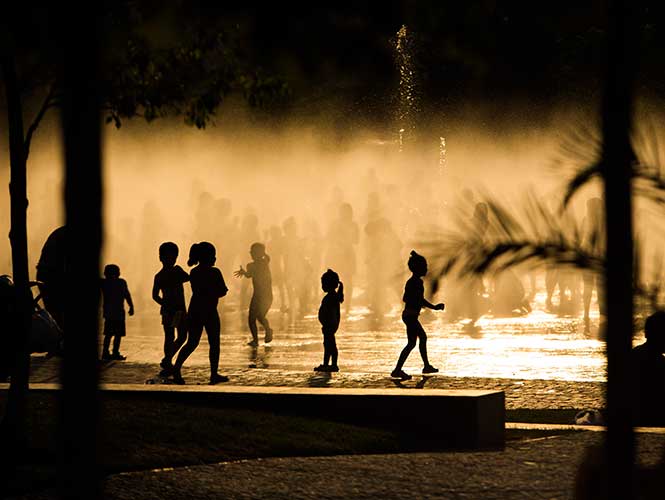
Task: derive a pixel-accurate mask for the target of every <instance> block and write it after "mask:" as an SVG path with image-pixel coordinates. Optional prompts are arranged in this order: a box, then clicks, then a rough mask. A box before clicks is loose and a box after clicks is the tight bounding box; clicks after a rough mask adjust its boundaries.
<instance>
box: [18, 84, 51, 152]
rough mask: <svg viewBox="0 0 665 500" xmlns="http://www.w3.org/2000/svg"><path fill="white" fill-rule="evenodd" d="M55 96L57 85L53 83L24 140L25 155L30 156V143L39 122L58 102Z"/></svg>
mask: <svg viewBox="0 0 665 500" xmlns="http://www.w3.org/2000/svg"><path fill="white" fill-rule="evenodd" d="M54 97H55V85H51V88H50V89H49V91H48V94H47V96H46V98H45V99H44V102H43V103H42V107H41V108H40V109H39V112H38V113H37V116H36V117H35V119H34V120H33V122H32V123H31V124H30V127H29V128H28V132H27V133H26V135H25V141H24V142H23V149H24V151H25V157H26V158H27V157H28V154H29V153H30V143H31V142H32V136H33V134H34V133H35V130H37V127H39V124H40V123H41V121H42V119H43V118H44V115H46V112H47V111H48V110H49V109H50V108H52V107H54V106H56V104H57V102H56V101H55V100H54Z"/></svg>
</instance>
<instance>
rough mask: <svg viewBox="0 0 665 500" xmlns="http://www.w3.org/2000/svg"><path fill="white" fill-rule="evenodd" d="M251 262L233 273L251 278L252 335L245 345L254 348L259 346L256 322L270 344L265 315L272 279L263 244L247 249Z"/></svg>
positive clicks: (250, 327)
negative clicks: (245, 267)
mask: <svg viewBox="0 0 665 500" xmlns="http://www.w3.org/2000/svg"><path fill="white" fill-rule="evenodd" d="M249 254H250V255H251V257H252V262H250V263H249V264H247V269H246V270H245V269H243V268H242V266H240V269H239V270H238V271H236V272H235V273H234V276H235V277H236V278H240V277H243V276H244V277H245V278H252V287H253V289H254V291H253V294H252V300H251V301H250V303H249V316H248V318H247V322H248V323H249V331H250V332H251V333H252V340H250V341H249V342H248V343H247V345H250V346H252V347H256V346H258V345H259V331H258V327H257V326H256V322H257V321H258V322H259V323H261V326H263V329H264V330H265V332H266V333H265V338H264V340H265V343H266V344H269V343H270V342H272V328H270V323H269V322H268V318H266V314H268V311H269V310H270V306H271V305H272V277H271V275H270V266H269V264H270V257H269V256H268V255H267V254H266V247H265V245H264V244H263V243H253V244H252V246H251V247H250V249H249Z"/></svg>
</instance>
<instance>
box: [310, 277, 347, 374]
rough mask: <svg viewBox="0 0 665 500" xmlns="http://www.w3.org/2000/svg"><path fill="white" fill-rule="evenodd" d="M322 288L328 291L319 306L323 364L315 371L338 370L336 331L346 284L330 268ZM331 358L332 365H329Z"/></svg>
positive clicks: (322, 280) (322, 281)
mask: <svg viewBox="0 0 665 500" xmlns="http://www.w3.org/2000/svg"><path fill="white" fill-rule="evenodd" d="M338 286H339V288H338ZM321 288H322V289H323V291H324V292H326V295H325V296H324V297H323V300H322V301H321V307H319V322H320V323H321V331H322V332H323V364H321V365H319V366H317V367H316V368H314V371H317V372H338V371H339V367H338V366H337V342H335V333H336V332H337V329H338V328H339V318H340V314H339V305H340V304H341V303H342V302H344V285H343V284H342V282H341V281H340V280H339V276H338V274H337V273H336V272H335V271H333V270H332V269H328V270H327V271H326V272H325V273H323V275H322V276H321ZM331 358H332V365H329V362H330V361H331Z"/></svg>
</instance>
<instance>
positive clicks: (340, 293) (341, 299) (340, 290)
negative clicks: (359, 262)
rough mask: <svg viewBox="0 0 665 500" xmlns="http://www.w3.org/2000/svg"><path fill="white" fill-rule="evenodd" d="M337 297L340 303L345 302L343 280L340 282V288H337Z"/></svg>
mask: <svg viewBox="0 0 665 500" xmlns="http://www.w3.org/2000/svg"><path fill="white" fill-rule="evenodd" d="M337 299H338V300H339V303H340V304H341V303H342V302H344V283H342V282H341V281H340V282H339V288H337Z"/></svg>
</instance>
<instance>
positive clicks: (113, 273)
mask: <svg viewBox="0 0 665 500" xmlns="http://www.w3.org/2000/svg"><path fill="white" fill-rule="evenodd" d="M101 290H102V298H103V299H104V348H103V351H102V360H104V361H108V360H112V359H116V360H120V361H122V360H124V359H127V358H126V357H125V356H123V355H122V354H120V340H121V339H122V337H124V336H125V333H126V331H125V301H127V305H129V315H130V316H134V303H133V302H132V296H131V295H130V293H129V288H128V287H127V282H126V281H125V280H124V279H122V278H121V277H120V268H119V267H118V266H116V265H115V264H108V265H107V266H105V267H104V278H103V279H102V280H101ZM111 339H113V354H111V353H110V352H109V347H110V346H111Z"/></svg>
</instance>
